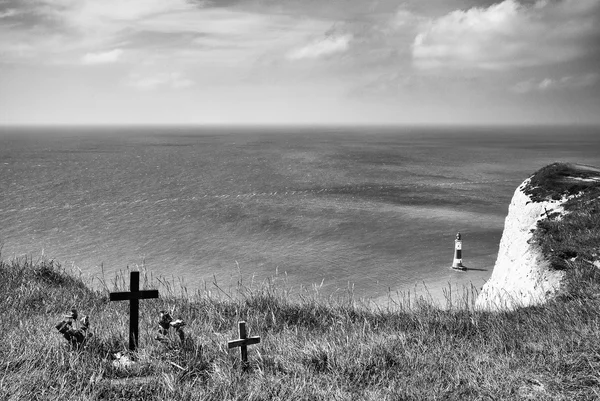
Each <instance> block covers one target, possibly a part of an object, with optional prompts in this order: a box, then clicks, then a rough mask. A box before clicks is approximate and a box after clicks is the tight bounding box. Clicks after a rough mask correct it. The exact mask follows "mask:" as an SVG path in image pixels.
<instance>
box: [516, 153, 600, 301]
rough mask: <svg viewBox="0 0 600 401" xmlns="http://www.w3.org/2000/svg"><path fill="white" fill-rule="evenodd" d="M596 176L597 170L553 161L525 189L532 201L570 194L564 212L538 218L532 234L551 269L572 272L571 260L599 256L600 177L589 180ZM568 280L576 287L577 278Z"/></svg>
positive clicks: (597, 174) (599, 175)
mask: <svg viewBox="0 0 600 401" xmlns="http://www.w3.org/2000/svg"><path fill="white" fill-rule="evenodd" d="M573 177H574V178H575V180H573ZM597 177H600V172H598V171H594V170H589V169H585V168H584V169H579V168H577V167H576V166H573V165H570V164H565V163H554V164H551V165H549V166H547V167H544V168H543V169H541V170H540V171H538V172H537V173H535V174H534V175H533V178H532V179H531V181H530V185H529V187H528V188H526V189H525V192H526V193H528V194H529V196H530V197H532V199H533V201H535V202H540V201H544V200H550V199H561V198H562V197H570V198H569V199H568V200H567V201H566V202H565V203H564V204H563V208H564V213H561V214H558V213H553V214H550V215H549V216H548V218H547V219H543V220H540V221H539V222H538V224H537V227H536V231H535V232H534V236H533V240H534V241H535V242H537V243H538V244H539V245H540V247H541V249H542V253H543V254H544V255H546V257H547V258H548V259H549V260H550V262H551V267H552V268H554V269H557V270H566V271H567V272H568V273H567V274H575V269H573V268H572V267H571V262H572V261H573V260H580V261H582V262H584V263H586V262H587V263H591V261H594V260H598V259H600V180H598V179H593V178H597ZM568 282H569V283H575V287H578V284H577V283H578V281H577V280H573V279H571V280H568ZM574 290H575V289H574V288H573V289H571V291H574Z"/></svg>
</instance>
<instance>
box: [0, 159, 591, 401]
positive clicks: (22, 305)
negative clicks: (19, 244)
mask: <svg viewBox="0 0 600 401" xmlns="http://www.w3.org/2000/svg"><path fill="white" fill-rule="evenodd" d="M549 172H553V173H552V174H554V173H556V172H558V173H557V174H558V177H562V178H560V179H558V180H554V179H553V178H552V174H549ZM569 174H571V173H568V172H567V171H566V170H565V169H564V168H563V167H561V166H554V167H552V166H551V168H550V169H548V170H544V171H542V172H541V173H540V176H539V177H537V176H534V180H532V182H534V183H535V185H546V187H545V188H541V189H540V187H535V186H531V187H530V188H529V190H530V191H532V193H533V194H536V195H535V196H538V199H542V196H544V197H547V196H550V197H553V196H554V193H555V192H556V191H558V192H561V191H562V192H561V193H563V194H564V193H579V191H580V190H581V188H579V187H577V188H574V187H572V186H570V184H569V183H568V182H566V181H565V180H564V177H567V176H568V175H569ZM584 184H585V185H586V188H585V191H586V192H585V193H584V194H583V195H581V196H578V197H576V198H573V199H571V200H569V201H568V202H567V203H566V204H565V210H566V211H567V213H566V214H564V215H563V216H562V217H561V218H558V216H554V217H553V218H550V219H548V220H546V221H544V222H542V223H540V224H539V225H538V228H537V230H536V233H535V234H534V238H535V240H536V241H538V242H539V243H540V244H541V246H542V248H543V249H544V252H545V253H546V254H547V256H549V257H551V258H552V260H553V266H554V268H561V269H565V270H567V287H566V291H565V293H564V294H563V295H562V296H561V297H559V298H557V299H554V300H551V301H550V302H548V303H547V304H545V305H543V306H535V307H527V308H521V309H517V310H514V311H506V312H497V313H492V312H485V311H477V310H475V309H474V308H473V306H472V304H473V299H474V298H473V295H474V294H473V293H472V292H471V293H470V292H467V293H465V297H463V298H460V297H459V298H456V296H454V297H453V298H450V297H449V298H448V305H447V307H446V308H438V307H435V306H432V305H431V304H430V303H428V302H426V301H425V300H423V299H414V298H412V299H411V298H410V297H398V298H393V299H392V297H390V304H389V305H388V306H386V307H383V306H377V305H372V304H371V305H369V304H365V303H362V302H359V301H357V300H356V299H354V298H353V297H352V294H351V293H350V292H348V293H346V294H342V295H338V296H336V297H328V298H323V297H320V296H319V295H318V293H316V292H310V291H296V292H294V291H292V289H290V288H289V287H288V286H287V285H286V283H285V280H280V279H278V278H274V279H273V280H270V281H267V282H265V283H262V284H259V285H255V284H252V285H251V286H249V287H248V286H245V285H243V283H241V282H240V283H238V284H239V285H238V286H237V288H236V289H234V290H233V291H225V290H223V289H222V288H220V287H219V286H218V285H217V284H216V283H215V284H214V285H213V286H212V287H210V288H206V289H204V290H202V291H198V292H196V293H189V292H188V291H187V290H186V288H185V287H184V285H183V284H182V283H179V284H176V283H173V282H168V281H165V280H163V279H160V278H157V279H153V278H152V277H151V276H149V275H147V274H144V275H143V278H144V280H143V281H144V283H143V285H142V287H143V288H158V289H159V291H160V294H161V297H160V298H159V299H153V300H143V301H141V302H140V306H141V311H140V316H141V321H140V347H139V349H138V353H136V354H135V355H134V356H133V357H134V359H135V360H136V361H137V363H136V364H135V365H133V366H131V367H116V366H114V364H113V362H114V359H115V356H114V355H115V354H116V353H118V352H126V349H127V327H128V306H127V303H126V302H116V303H115V302H112V303H111V302H109V300H108V293H109V291H113V290H126V289H127V288H128V283H127V278H126V277H125V276H123V275H118V276H117V277H115V278H114V280H113V281H112V282H111V283H107V282H104V281H101V283H100V285H99V286H98V285H86V283H84V281H83V280H82V279H81V278H80V277H77V276H76V275H74V274H73V273H72V272H68V271H65V270H64V269H62V268H61V267H60V265H58V264H57V263H55V262H53V261H52V260H46V259H41V260H37V261H34V260H32V259H31V258H29V259H19V260H13V261H8V262H5V261H0V316H2V323H3V327H2V330H0V400H5V399H6V400H46V399H48V400H50V399H52V400H55V399H61V400H113V399H128V400H129V399H132V400H136V399H137V400H196V399H202V400H272V399H279V400H301V399H302V400H321V399H322V400H436V399H438V400H522V399H523V400H525V399H532V400H533V399H535V400H574V399H577V400H588V399H589V400H592V399H599V398H600V351H599V350H600V271H599V269H598V268H596V267H595V266H594V265H593V264H592V263H591V261H592V260H597V259H598V253H599V252H598V246H599V244H600V224H599V223H600V221H599V220H598V219H599V217H598V216H599V215H600V213H599V211H600V205H599V202H600V201H599V196H600V193H599V191H600V189H599V188H598V187H597V186H594V185H588V184H589V183H588V182H586V183H584ZM553 191H554V192H553ZM573 191H576V192H573ZM544 194H545V195H544ZM92 284H93V283H92ZM92 288H102V290H93V289H92ZM71 308H77V309H78V311H79V313H80V315H83V314H86V315H89V316H90V320H91V332H92V333H93V336H92V337H91V338H90V339H89V341H88V342H87V343H86V344H85V346H84V347H82V348H81V349H73V347H71V346H70V345H69V344H68V343H67V342H66V341H65V340H64V339H63V338H62V337H61V335H60V334H59V333H58V331H57V330H56V329H55V325H56V323H58V322H59V321H60V320H62V314H63V313H65V312H67V311H69V310H70V309H71ZM160 310H168V311H172V315H173V317H175V318H177V317H181V318H183V319H184V320H185V321H186V322H187V325H186V326H185V332H186V340H185V341H184V342H183V343H181V342H178V340H176V339H175V338H174V337H173V341H172V342H170V343H167V344H163V343H161V342H159V341H156V340H155V336H156V333H157V329H158V319H159V317H158V312H159V311H160ZM239 320H246V321H247V327H248V330H249V335H251V336H254V335H260V337H261V342H260V344H257V345H253V346H251V347H250V348H249V356H250V361H251V369H250V371H249V372H248V373H246V374H243V373H241V366H240V360H239V354H238V351H237V350H228V349H227V341H228V340H231V339H235V338H237V335H238V333H237V322H238V321H239Z"/></svg>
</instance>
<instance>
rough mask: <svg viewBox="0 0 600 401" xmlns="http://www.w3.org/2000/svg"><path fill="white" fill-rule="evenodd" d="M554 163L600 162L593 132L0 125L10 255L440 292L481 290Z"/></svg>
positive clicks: (1, 237)
mask: <svg viewBox="0 0 600 401" xmlns="http://www.w3.org/2000/svg"><path fill="white" fill-rule="evenodd" d="M554 161H570V162H578V163H584V164H591V165H597V166H598V165H600V132H599V131H598V129H591V128H531V127H529V128H477V129H476V128H468V129H466V128H465V129H458V128H453V129H441V128H435V129H434V128H352V129H350V128H312V129H308V128H302V129H300V128H244V129H242V128H165V127H161V128H156V127H155V128H119V127H111V128H51V129H50V128H36V129H16V128H2V129H0V189H1V192H0V243H2V244H3V248H2V257H3V258H4V259H9V258H11V257H14V256H20V255H23V254H27V255H33V256H34V258H35V257H37V256H39V255H41V254H42V253H44V254H45V255H46V256H49V257H52V258H54V259H56V260H58V261H60V262H62V263H63V264H65V265H67V266H75V267H77V268H79V269H81V271H82V272H83V273H84V274H85V275H89V276H99V275H100V274H101V267H100V266H101V265H103V269H104V274H105V277H106V278H110V277H112V276H114V272H116V271H119V270H124V269H125V268H126V267H127V266H139V265H142V264H144V265H145V267H146V268H147V269H148V270H149V271H151V272H152V273H153V274H156V275H163V276H166V277H174V278H181V279H182V280H183V283H184V284H185V285H186V286H187V287H188V289H190V290H194V289H197V288H204V285H205V283H206V282H207V283H209V286H210V283H211V282H212V281H213V280H215V279H216V280H217V282H219V283H220V284H221V285H222V286H224V287H227V286H228V285H230V284H231V283H232V282H233V283H235V282H236V281H237V280H238V278H239V277H240V275H241V276H242V277H244V279H245V280H246V282H248V281H249V280H251V278H252V277H254V280H255V281H262V280H264V279H266V278H268V277H271V276H273V275H275V274H276V273H278V274H279V275H284V273H285V274H286V275H287V280H288V284H289V285H292V286H295V287H298V286H306V287H309V286H311V285H312V284H321V283H323V286H322V290H321V291H323V292H324V293H331V292H333V291H335V290H336V289H345V288H347V287H348V286H353V287H354V293H355V294H356V295H357V296H361V297H369V298H373V299H377V298H380V297H385V296H386V294H387V293H388V291H392V292H395V291H408V290H413V289H414V288H415V286H422V285H423V283H425V285H426V286H427V287H428V288H429V291H430V292H431V293H432V294H433V296H434V297H437V296H439V295H440V293H441V291H442V290H441V289H442V288H446V287H447V286H448V284H449V283H450V284H451V285H453V286H455V287H457V286H461V285H464V284H470V283H472V284H473V285H474V286H476V287H480V286H481V285H482V284H483V283H484V281H485V280H486V279H487V278H488V277H489V275H490V274H491V271H492V267H493V264H494V261H495V258H496V254H497V251H498V243H499V240H500V237H501V234H502V229H503V223H504V218H505V217H506V213H507V208H508V204H509V202H510V199H511V197H512V194H513V192H514V190H515V188H516V187H517V186H518V185H519V184H520V183H521V182H522V181H523V180H524V179H525V178H527V176H528V175H529V174H531V173H532V172H534V171H535V170H537V169H539V168H541V167H543V166H544V165H546V164H548V163H551V162H554ZM457 231H460V232H461V233H462V234H463V249H464V251H463V258H464V262H465V264H466V265H467V266H469V267H470V268H472V270H469V271H468V272H466V273H463V272H455V271H452V270H450V269H449V266H450V264H451V262H452V256H453V247H454V242H453V240H454V236H455V235H456V232H457Z"/></svg>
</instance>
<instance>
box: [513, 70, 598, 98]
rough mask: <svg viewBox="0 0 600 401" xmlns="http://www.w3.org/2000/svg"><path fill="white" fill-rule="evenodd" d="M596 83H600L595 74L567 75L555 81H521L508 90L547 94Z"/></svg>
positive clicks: (547, 79)
mask: <svg viewBox="0 0 600 401" xmlns="http://www.w3.org/2000/svg"><path fill="white" fill-rule="evenodd" d="M598 81H600V75H599V74H596V73H590V74H586V75H579V76H572V75H567V76H564V77H561V78H557V79H552V78H544V79H529V80H527V81H521V82H519V83H517V84H515V85H513V86H512V87H511V88H510V90H511V91H513V92H516V93H530V92H547V91H552V90H559V89H568V88H585V87H589V86H593V85H595V84H596V83H597V82H598Z"/></svg>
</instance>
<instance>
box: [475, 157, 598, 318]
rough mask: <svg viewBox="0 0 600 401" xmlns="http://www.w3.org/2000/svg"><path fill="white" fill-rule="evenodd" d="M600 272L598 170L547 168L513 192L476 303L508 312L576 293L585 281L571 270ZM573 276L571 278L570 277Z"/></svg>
mask: <svg viewBox="0 0 600 401" xmlns="http://www.w3.org/2000/svg"><path fill="white" fill-rule="evenodd" d="M590 268H591V269H592V272H593V275H595V274H596V273H597V272H596V269H597V268H600V169H599V168H596V167H592V166H585V165H579V164H569V163H554V164H551V165H548V166H546V167H544V168H542V169H540V170H539V171H537V172H536V173H535V174H533V175H532V176H531V177H529V178H528V179H527V180H525V181H524V182H523V183H522V184H521V185H520V186H519V188H517V190H516V191H515V193H514V195H513V198H512V201H511V203H510V206H509V208H508V216H507V217H506V221H505V223H504V232H503V233H502V239H501V241H500V248H499V250H498V258H497V260H496V264H495V266H494V271H493V273H492V276H491V277H490V279H489V280H488V282H487V283H486V284H485V285H484V286H483V289H482V290H481V293H480V294H479V296H478V298H477V302H476V305H477V307H478V308H481V309H491V310H499V309H513V308H516V307H519V306H529V305H535V304H539V303H543V302H545V301H547V300H548V299H549V298H550V297H552V296H554V295H557V293H559V292H563V291H564V292H565V293H571V294H575V293H577V291H579V292H581V291H582V290H584V287H585V282H578V281H575V280H577V279H574V278H573V277H576V276H577V275H576V274H575V275H574V272H579V273H582V274H583V273H584V272H586V271H587V272H588V273H586V274H588V276H589V273H590V272H589V270H587V269H590ZM572 273H573V274H572Z"/></svg>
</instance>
